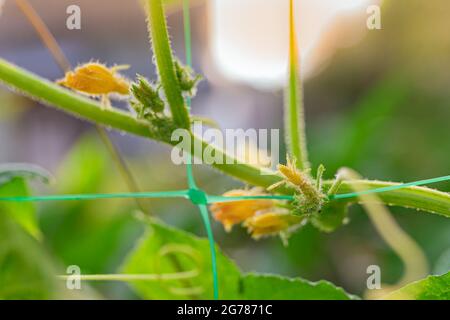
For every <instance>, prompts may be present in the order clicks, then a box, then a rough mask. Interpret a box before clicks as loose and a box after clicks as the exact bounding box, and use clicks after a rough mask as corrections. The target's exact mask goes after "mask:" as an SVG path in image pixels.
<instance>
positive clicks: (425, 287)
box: [383, 272, 450, 300]
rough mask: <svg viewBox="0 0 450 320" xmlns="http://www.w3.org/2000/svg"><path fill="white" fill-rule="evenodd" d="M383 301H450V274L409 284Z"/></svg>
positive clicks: (385, 297) (430, 277)
mask: <svg viewBox="0 0 450 320" xmlns="http://www.w3.org/2000/svg"><path fill="white" fill-rule="evenodd" d="M383 299H388V300H450V272H448V273H446V274H444V275H441V276H429V277H427V278H425V279H423V280H420V281H416V282H413V283H410V284H408V285H407V286H405V287H403V288H401V289H399V290H396V291H394V292H392V293H390V294H388V295H387V296H384V297H383Z"/></svg>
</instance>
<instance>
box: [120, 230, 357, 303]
mask: <svg viewBox="0 0 450 320" xmlns="http://www.w3.org/2000/svg"><path fill="white" fill-rule="evenodd" d="M167 250H169V251H170V250H173V252H176V253H175V254H174V255H172V257H175V258H176V259H177V263H178V265H179V266H180V268H178V270H177V269H175V268H174V266H173V261H170V260H169V259H170V257H169V255H163V254H162V252H164V251H167ZM217 264H218V268H219V269H218V274H219V298H220V299H338V300H348V299H352V298H354V297H353V296H351V295H348V294H347V293H345V292H344V291H343V290H342V289H340V288H336V287H335V286H334V285H332V284H331V283H329V282H326V281H320V282H317V283H312V282H308V281H305V280H302V279H298V278H296V279H289V278H283V277H279V276H272V275H258V274H248V275H243V274H242V273H241V272H240V270H239V268H238V267H237V266H236V264H235V263H234V262H233V261H231V260H230V259H229V258H228V257H226V256H225V255H224V254H223V253H222V252H221V251H220V250H218V249H217ZM123 269H124V272H125V273H128V274H154V273H157V274H161V273H171V274H173V273H175V272H181V271H191V270H195V269H196V270H197V271H198V275H199V276H197V277H193V278H191V279H188V280H187V281H181V280H176V281H157V282H155V281H151V282H150V281H148V282H144V281H141V282H133V283H132V286H133V288H134V289H135V290H136V291H137V292H138V293H139V294H140V296H141V297H143V298H145V299H155V298H157V299H187V298H194V299H211V298H212V296H213V292H212V291H213V283H212V273H211V262H210V251H209V247H208V241H207V240H206V239H200V238H198V237H195V236H193V235H191V234H189V233H186V232H184V231H180V230H177V229H175V228H172V227H168V226H166V225H164V224H162V223H160V222H154V221H153V222H148V230H147V234H146V235H145V236H144V237H143V239H142V240H141V241H140V242H139V243H138V245H137V247H136V248H135V250H134V251H133V252H132V253H131V254H130V256H129V257H128V259H127V261H126V262H125V264H124V267H123ZM182 288H185V289H186V288H197V289H198V292H194V291H193V293H191V294H189V293H183V290H180V289H182Z"/></svg>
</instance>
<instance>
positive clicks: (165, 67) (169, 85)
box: [145, 0, 190, 129]
mask: <svg viewBox="0 0 450 320" xmlns="http://www.w3.org/2000/svg"><path fill="white" fill-rule="evenodd" d="M145 8H146V12H147V15H148V30H149V33H150V37H151V43H152V48H153V54H154V56H155V61H156V67H157V69H158V74H159V77H160V80H161V84H162V87H163V89H164V93H165V94H166V99H167V102H168V103H169V107H170V111H171V113H172V117H173V120H174V122H175V124H176V125H177V126H178V127H180V128H184V129H189V128H190V120H189V114H188V111H187V107H186V104H185V102H184V99H183V95H182V92H181V89H180V85H179V83H178V80H177V77H176V74H175V65H174V61H173V55H172V49H171V47H170V40H169V34H168V32H167V23H166V17H165V15H164V9H163V6H162V2H161V0H146V2H145Z"/></svg>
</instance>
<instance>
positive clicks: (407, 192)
mask: <svg viewBox="0 0 450 320" xmlns="http://www.w3.org/2000/svg"><path fill="white" fill-rule="evenodd" d="M0 81H1V82H3V83H5V84H6V85H8V86H10V87H11V88H13V89H15V90H18V91H20V92H22V93H23V94H25V95H27V96H29V97H31V98H32V99H34V100H37V101H41V102H43V103H46V104H49V105H52V106H54V107H56V108H58V109H60V110H62V111H65V112H68V113H70V114H72V115H75V116H76V117H78V118H82V119H85V120H89V121H92V122H95V123H97V124H100V125H103V126H106V127H108V128H115V129H117V130H119V131H124V132H127V133H130V134H134V135H137V136H142V137H146V138H150V139H153V140H156V141H159V142H164V143H166V144H169V145H176V144H177V143H178V142H175V141H171V137H170V136H161V135H160V134H159V133H158V130H157V128H153V127H151V125H149V124H148V123H147V122H143V121H140V120H137V119H135V118H134V117H133V116H132V115H131V114H129V113H125V112H122V111H118V110H114V109H110V110H103V109H102V108H101V105H100V104H99V103H97V102H95V101H92V100H89V99H87V98H85V97H83V96H81V95H79V94H75V93H73V92H71V91H69V90H67V89H64V88H61V87H60V86H58V85H56V84H54V83H52V82H49V81H47V80H45V79H43V78H41V77H39V76H36V75H34V74H32V73H30V72H28V71H26V70H24V69H21V68H19V67H17V66H14V65H12V64H10V63H9V62H7V61H5V60H3V59H1V58H0ZM192 143H193V144H196V143H198V144H199V145H200V148H201V151H204V150H205V149H206V147H210V148H213V150H214V152H217V153H218V154H219V155H222V156H223V159H225V161H224V164H214V165H213V167H214V168H216V169H218V170H220V171H221V172H223V173H225V174H228V175H229V176H232V177H235V178H237V179H239V180H241V181H243V182H246V183H248V184H251V185H255V186H261V187H265V188H267V187H269V186H271V185H272V184H274V183H276V182H278V181H280V180H281V177H279V176H278V175H276V174H275V173H274V172H272V171H270V170H267V169H261V168H259V167H257V166H254V165H251V164H247V163H243V162H240V161H238V160H236V159H234V158H233V157H232V156H230V155H228V154H226V152H225V151H224V150H222V149H220V148H217V147H214V146H210V145H209V144H208V143H207V142H205V141H203V140H202V139H201V138H199V137H197V136H195V135H192ZM227 159H228V160H227ZM226 163H232V164H226ZM263 172H264V174H262V173H263ZM332 183H333V181H324V183H323V188H324V192H327V191H328V189H329V188H330V187H331V185H332ZM393 185H396V183H392V182H383V181H367V180H358V181H350V182H349V181H345V182H343V183H342V185H341V186H340V188H339V192H338V194H342V193H349V192H352V191H353V190H354V188H353V187H355V186H361V187H364V189H374V188H381V187H389V186H393ZM277 191H278V192H280V193H283V194H292V192H293V191H292V190H290V189H287V188H286V189H281V188H279V189H277ZM379 199H380V201H382V202H383V203H385V204H387V205H392V206H401V207H407V208H414V209H418V210H422V211H426V212H431V213H436V214H440V215H444V216H447V217H450V194H448V193H445V192H440V191H436V190H433V189H429V188H424V187H407V188H404V189H399V190H393V191H387V192H383V193H380V194H379ZM339 201H348V202H355V201H357V200H355V199H345V200H339Z"/></svg>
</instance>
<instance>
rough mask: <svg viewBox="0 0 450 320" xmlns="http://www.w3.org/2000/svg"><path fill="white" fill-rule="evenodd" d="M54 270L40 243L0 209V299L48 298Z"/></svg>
mask: <svg viewBox="0 0 450 320" xmlns="http://www.w3.org/2000/svg"><path fill="white" fill-rule="evenodd" d="M56 274H57V273H56V271H55V268H54V267H53V265H52V264H51V262H50V260H49V258H48V256H47V254H46V253H44V252H43V250H42V249H41V247H40V246H39V244H38V243H37V242H36V241H35V239H33V238H32V237H30V236H29V235H28V234H26V233H25V232H24V231H23V230H21V228H20V227H19V226H18V225H17V224H16V223H14V221H13V220H12V219H11V218H10V217H9V216H8V215H5V214H4V212H3V210H2V209H0V284H1V285H0V299H51V298H56V296H55V295H54V293H55V292H56V291H57V290H56V288H57V286H58V283H57V280H56V277H55V275H56Z"/></svg>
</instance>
